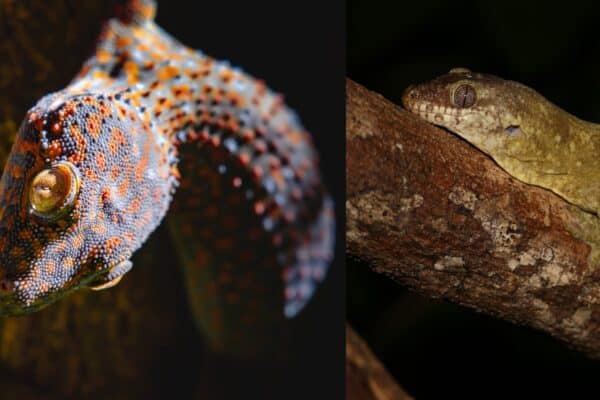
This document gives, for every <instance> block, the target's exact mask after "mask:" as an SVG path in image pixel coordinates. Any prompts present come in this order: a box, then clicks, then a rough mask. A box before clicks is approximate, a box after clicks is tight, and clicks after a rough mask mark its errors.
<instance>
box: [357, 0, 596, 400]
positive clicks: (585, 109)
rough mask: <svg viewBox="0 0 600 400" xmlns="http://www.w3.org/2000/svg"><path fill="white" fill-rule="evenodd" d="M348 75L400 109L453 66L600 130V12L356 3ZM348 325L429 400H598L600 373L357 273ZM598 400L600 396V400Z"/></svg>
mask: <svg viewBox="0 0 600 400" xmlns="http://www.w3.org/2000/svg"><path fill="white" fill-rule="evenodd" d="M346 7H347V75H348V76H349V77H350V78H351V79H353V80H355V81H356V82H358V83H360V84H362V85H363V86H365V87H367V88H368V89H370V90H373V91H376V92H379V93H381V94H383V95H384V96H385V97H386V98H388V99H390V100H392V101H394V102H396V103H400V97H401V94H402V91H403V90H404V89H405V88H406V87H407V86H408V85H409V84H412V83H419V82H424V81H426V80H429V79H432V78H434V77H436V76H438V75H441V74H444V73H446V72H448V71H449V70H450V69H451V68H453V67H467V68H470V69H471V70H473V71H478V72H487V73H492V74H495V75H498V76H500V77H503V78H506V79H511V80H515V81H518V82H521V83H524V84H526V85H528V86H530V87H532V88H534V89H536V90H538V91H539V92H541V93H542V94H543V95H544V96H545V97H547V98H548V99H550V100H551V101H553V102H554V103H556V104H558V105H559V106H561V107H562V108H564V109H566V110H567V111H569V112H571V113H572V114H574V115H576V116H578V117H580V118H582V119H585V120H589V121H600V74H599V73H598V71H600V34H599V33H598V17H599V16H600V4H599V3H597V2H594V1H568V2H527V1H522V0H520V1H518V0H505V1H493V2H492V1H442V0H430V1H410V2H409V1H402V2H391V1H384V0H371V1H366V0H349V1H348V2H347V6H346ZM346 293H347V316H348V320H349V322H350V323H351V324H352V325H353V326H354V327H355V329H356V330H357V332H358V333H359V334H361V335H362V336H363V337H364V338H365V339H366V341H367V342H368V343H369V344H370V345H371V347H372V349H373V350H374V352H375V353H376V354H377V355H378V356H379V357H380V358H381V360H382V361H383V362H384V364H385V365H386V366H387V368H388V369H389V371H390V372H391V373H392V374H393V375H394V376H395V378H396V379H397V380H398V382H399V383H400V384H401V385H402V386H403V387H404V388H405V389H406V390H407V391H409V392H410V393H411V394H412V395H413V396H415V397H416V398H418V399H438V398H495V397H508V398H523V397H534V398H545V397H548V398H555V397H562V396H565V395H566V396H567V398H589V397H590V394H593V393H596V392H597V382H598V377H599V376H600V363H599V362H594V361H591V360H589V359H587V358H585V357H584V356H583V355H582V354H580V353H578V352H575V351H572V350H569V349H568V348H567V347H566V346H565V345H564V344H563V343H560V342H558V341H556V340H554V339H552V338H551V337H549V336H547V335H545V334H542V333H540V332H537V331H534V330H531V329H528V328H523V327H518V326H514V325H512V324H509V323H505V322H502V321H499V320H497V319H495V318H492V317H488V316H485V315H480V314H476V313H475V312H473V311H471V310H468V309H465V308H461V307H458V306H455V305H453V304H450V303H448V302H444V301H434V300H430V299H426V298H423V297H421V296H418V295H416V294H414V293H411V292H408V291H407V290H405V289H403V288H402V287H400V286H399V285H397V284H395V283H393V282H392V281H391V280H390V279H388V278H386V277H384V276H381V275H377V274H375V273H373V272H371V271H370V270H369V269H368V268H366V265H364V264H361V263H360V261H357V260H348V262H347V292H346ZM591 397H592V398H594V397H596V396H591Z"/></svg>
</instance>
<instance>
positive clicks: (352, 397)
mask: <svg viewBox="0 0 600 400" xmlns="http://www.w3.org/2000/svg"><path fill="white" fill-rule="evenodd" d="M346 399H347V400H411V399H412V397H411V396H409V395H408V394H407V393H406V392H405V391H404V390H402V388H401V387H400V386H398V384H397V383H396V381H394V378H392V377H391V376H390V374H389V373H388V372H387V371H386V370H385V368H384V366H383V365H382V364H381V362H380V361H379V360H378V359H377V357H375V355H374V354H373V353H372V352H371V349H369V346H368V345H367V343H365V341H364V340H362V338H361V337H360V336H358V334H357V333H356V332H354V330H353V329H352V328H351V327H350V325H346Z"/></svg>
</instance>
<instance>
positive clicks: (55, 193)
mask: <svg viewBox="0 0 600 400" xmlns="http://www.w3.org/2000/svg"><path fill="white" fill-rule="evenodd" d="M78 192H79V175H78V174H77V172H76V169H75V167H74V166H73V165H72V164H71V163H69V162H65V161H63V162H60V163H57V164H56V165H53V166H52V167H50V168H47V169H44V170H42V171H40V172H38V173H37V175H36V176H35V177H34V178H33V179H32V181H31V184H30V186H29V205H30V206H31V212H32V213H34V214H36V215H38V216H40V217H44V218H55V217H57V216H58V215H60V214H61V213H62V212H63V211H66V210H67V209H68V208H69V206H71V205H72V204H73V202H74V201H75V198H76V197H77V193H78Z"/></svg>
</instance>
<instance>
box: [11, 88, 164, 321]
mask: <svg viewBox="0 0 600 400" xmlns="http://www.w3.org/2000/svg"><path fill="white" fill-rule="evenodd" d="M155 139H156V136H155V135H154V134H153V133H152V132H151V129H150V126H149V125H148V123H146V122H144V121H143V119H142V117H141V116H140V115H138V113H137V112H136V111H135V108H134V107H131V106H130V105H129V104H128V103H127V101H122V100H120V99H115V98H112V97H111V98H107V96H102V95H93V94H83V95H68V94H64V93H63V94H51V95H48V96H46V97H44V98H42V99H41V100H40V101H39V102H38V104H37V105H36V106H35V107H33V108H32V109H31V110H30V111H29V112H28V113H27V115H26V117H25V120H24V121H23V123H22V125H21V128H20V130H19V132H18V135H17V138H16V141H15V144H14V145H13V148H12V150H11V153H10V155H9V158H8V162H7V165H6V166H5V169H4V172H3V175H2V180H1V182H0V315H12V314H23V313H27V312H32V311H35V310H37V309H39V308H42V307H44V306H46V305H48V304H50V303H52V302H54V301H55V300H57V299H59V298H61V297H62V296H64V295H65V294H67V293H69V292H72V291H74V290H77V289H79V288H82V287H91V288H96V289H102V288H106V287H110V286H112V285H114V284H116V283H117V282H118V281H119V280H120V279H121V277H122V276H123V274H125V273H126V272H127V271H128V270H129V269H130V267H131V262H130V261H129V257H130V256H131V254H132V253H133V251H134V250H136V249H137V248H138V247H139V246H140V245H141V244H142V242H143V241H144V240H145V239H146V237H147V236H148V235H149V234H150V232H151V231H152V230H153V229H154V228H155V227H156V226H157V225H158V223H159V222H160V220H161V219H162V217H163V216H164V214H165V212H166V210H167V208H168V204H169V201H170V199H171V191H172V186H173V184H174V179H175V178H174V177H173V176H174V175H175V174H174V173H173V170H172V169H173V166H172V165H171V164H170V162H169V160H168V159H167V157H165V156H164V154H168V153H169V151H171V150H170V149H167V150H166V151H165V149H164V146H170V144H169V143H165V142H164V141H162V142H161V141H157V140H155Z"/></svg>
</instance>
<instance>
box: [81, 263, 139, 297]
mask: <svg viewBox="0 0 600 400" xmlns="http://www.w3.org/2000/svg"><path fill="white" fill-rule="evenodd" d="M132 266H133V264H132V263H131V261H129V260H125V261H122V262H120V263H119V264H117V265H115V266H114V267H112V268H111V269H110V270H109V271H108V274H106V275H105V276H103V277H102V278H100V279H98V280H96V281H94V282H92V283H90V284H89V285H88V287H89V288H90V289H91V290H104V289H108V288H111V287H113V286H115V285H116V284H117V283H119V282H120V281H121V279H122V278H123V275H125V274H126V273H127V272H128V271H129V270H130V269H131V267H132Z"/></svg>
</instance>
